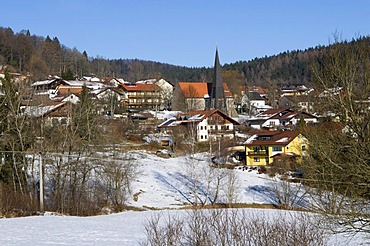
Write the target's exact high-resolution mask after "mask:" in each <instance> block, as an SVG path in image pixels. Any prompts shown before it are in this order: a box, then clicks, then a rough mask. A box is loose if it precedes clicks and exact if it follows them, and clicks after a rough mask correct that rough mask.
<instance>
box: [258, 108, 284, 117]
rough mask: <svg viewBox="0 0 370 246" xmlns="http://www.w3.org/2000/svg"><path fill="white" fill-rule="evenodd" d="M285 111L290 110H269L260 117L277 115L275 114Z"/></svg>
mask: <svg viewBox="0 0 370 246" xmlns="http://www.w3.org/2000/svg"><path fill="white" fill-rule="evenodd" d="M285 110H288V109H287V108H276V109H274V108H273V109H268V110H266V111H264V112H262V113H261V114H259V115H261V116H262V115H275V114H278V113H281V112H283V111H285Z"/></svg>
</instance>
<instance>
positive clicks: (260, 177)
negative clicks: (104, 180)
mask: <svg viewBox="0 0 370 246" xmlns="http://www.w3.org/2000/svg"><path fill="white" fill-rule="evenodd" d="M132 156H133V157H134V158H135V159H136V161H137V164H138V167H139V170H140V175H139V176H138V177H137V179H136V180H135V182H134V184H133V187H132V188H133V193H134V194H135V193H136V197H137V199H134V197H131V198H130V200H129V204H130V205H132V206H136V207H141V208H148V207H149V208H161V209H165V210H162V211H150V210H148V211H143V212H133V211H129V212H123V213H118V214H111V215H104V216H93V217H73V216H34V217H25V218H12V219H0V231H1V236H0V245H56V244H62V245H105V246H107V245H139V244H140V242H141V241H143V240H145V228H144V225H145V224H146V223H147V221H148V220H149V219H150V218H151V217H152V216H154V215H157V214H164V215H167V214H175V213H176V214H177V215H180V216H182V215H184V214H185V213H186V211H184V210H168V209H175V208H179V207H182V206H183V205H186V204H190V203H192V202H194V201H195V194H197V195H198V198H199V199H201V200H207V199H212V198H213V196H214V194H215V188H214V186H215V182H214V180H215V178H214V177H216V176H217V175H219V174H221V175H224V176H223V177H224V178H223V180H222V182H225V183H222V185H221V186H222V187H225V186H226V185H225V184H226V183H227V182H226V181H227V177H228V176H225V174H230V173H212V171H214V169H211V168H209V158H208V156H207V154H205V153H203V154H198V155H196V156H194V158H191V159H189V157H184V156H182V157H176V158H168V159H165V158H160V157H158V156H156V155H153V154H149V153H147V152H143V151H135V152H132ZM229 172H230V171H229ZM231 172H232V173H233V174H235V178H236V180H237V189H236V192H237V202H239V203H259V204H272V203H276V198H275V196H276V195H275V194H274V185H275V184H276V181H274V180H272V179H271V178H269V177H268V176H267V175H264V174H258V173H257V171H243V170H242V169H240V170H234V171H231ZM194 187H196V189H194ZM219 199H220V200H221V201H226V200H225V192H224V190H223V189H220V195H219ZM299 205H302V206H305V204H304V203H302V202H301V203H300V204H299ZM246 210H247V211H250V212H253V213H267V214H270V215H276V214H278V213H294V212H286V211H281V210H261V209H246ZM329 239H330V241H329V242H330V245H360V244H361V243H363V242H364V241H365V240H364V238H363V237H361V235H356V236H355V237H354V238H345V237H344V236H342V235H340V236H338V235H336V236H330V238H329Z"/></svg>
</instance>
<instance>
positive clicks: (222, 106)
mask: <svg viewBox="0 0 370 246" xmlns="http://www.w3.org/2000/svg"><path fill="white" fill-rule="evenodd" d="M211 98H212V101H213V107H214V108H215V109H219V110H222V111H224V112H226V100H225V93H224V84H223V82H222V75H221V65H220V60H219V57H218V48H217V47H216V56H215V66H214V68H213V81H212V94H211Z"/></svg>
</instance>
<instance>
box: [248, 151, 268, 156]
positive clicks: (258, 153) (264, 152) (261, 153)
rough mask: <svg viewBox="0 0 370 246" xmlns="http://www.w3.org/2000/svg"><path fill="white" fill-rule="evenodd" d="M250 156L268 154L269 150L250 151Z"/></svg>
mask: <svg viewBox="0 0 370 246" xmlns="http://www.w3.org/2000/svg"><path fill="white" fill-rule="evenodd" d="M248 155H249V156H252V155H253V156H268V152H267V151H266V150H258V151H248Z"/></svg>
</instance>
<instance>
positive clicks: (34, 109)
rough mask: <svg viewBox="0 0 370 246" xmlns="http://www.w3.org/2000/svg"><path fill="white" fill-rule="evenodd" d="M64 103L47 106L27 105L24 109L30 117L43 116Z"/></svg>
mask: <svg viewBox="0 0 370 246" xmlns="http://www.w3.org/2000/svg"><path fill="white" fill-rule="evenodd" d="M64 104H65V103H64V102H61V103H58V104H53V105H47V106H25V107H24V108H23V109H24V114H25V115H28V116H30V117H41V116H43V115H45V114H47V113H49V112H51V111H53V110H54V109H56V108H58V107H60V106H62V105H64Z"/></svg>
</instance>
